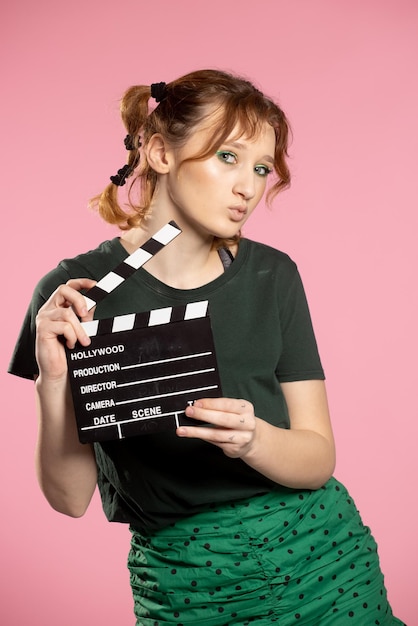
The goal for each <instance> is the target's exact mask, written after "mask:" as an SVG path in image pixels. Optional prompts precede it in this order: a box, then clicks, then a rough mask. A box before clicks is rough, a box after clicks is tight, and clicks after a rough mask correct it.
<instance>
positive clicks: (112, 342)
mask: <svg viewBox="0 0 418 626" xmlns="http://www.w3.org/2000/svg"><path fill="white" fill-rule="evenodd" d="M180 232H181V230H180V229H179V227H178V226H177V225H176V224H175V222H169V223H168V224H166V225H165V226H164V227H163V228H162V229H161V230H159V231H158V232H157V233H156V234H154V235H153V236H152V237H151V238H150V239H149V240H148V241H147V242H145V243H144V244H143V245H142V246H141V247H140V248H138V249H137V250H136V251H135V252H134V253H133V254H131V255H130V256H128V257H127V258H126V259H125V260H124V261H123V262H122V263H121V264H120V265H118V266H117V267H116V268H115V269H114V270H113V271H111V272H109V273H108V274H106V276H104V277H103V278H102V279H101V280H99V282H98V283H97V284H96V285H95V286H94V287H93V288H92V289H90V290H89V291H88V292H87V293H86V294H85V296H84V297H85V300H86V303H87V308H88V310H90V309H92V308H93V307H94V306H95V305H96V304H97V303H98V302H99V301H101V300H103V298H105V297H106V295H107V294H108V293H110V292H112V291H113V290H114V289H116V288H117V287H118V286H119V285H120V284H121V283H122V282H123V281H124V280H126V279H127V278H129V276H131V275H132V274H133V273H134V272H135V271H136V270H137V269H139V268H140V267H142V265H144V263H146V262H147V261H148V260H149V259H150V258H152V257H153V256H154V254H157V253H158V252H159V250H161V249H162V248H163V247H164V246H165V245H167V244H168V243H169V242H170V241H172V240H173V239H174V238H175V237H177V235H178V234H180ZM83 326H84V329H85V330H86V332H87V334H88V335H89V336H90V338H91V344H90V345H89V346H88V347H87V348H86V347H84V346H81V345H80V344H77V345H76V346H75V348H74V349H72V350H69V349H67V348H66V354H67V363H68V371H69V377H70V385H71V392H72V396H73V402H74V409H75V414H76V420H77V427H78V435H79V439H80V441H81V442H82V443H89V442H94V441H109V440H117V439H124V438H125V437H133V436H137V435H143V434H146V433H150V432H158V431H167V430H174V429H175V428H177V427H178V426H180V425H196V424H197V422H195V421H194V420H191V419H189V418H187V417H186V415H185V413H184V410H185V407H186V406H187V404H190V403H193V402H194V401H195V400H197V399H198V398H201V397H219V396H221V395H222V392H221V385H220V379H219V373H218V367H217V362H216V354H215V346H214V341H213V335H212V329H211V324H210V317H209V310H208V302H207V301H201V302H191V303H188V304H185V305H182V306H176V307H167V308H162V309H155V310H152V311H147V312H145V313H136V314H127V315H120V316H117V317H113V318H110V319H104V320H92V321H90V322H83Z"/></svg>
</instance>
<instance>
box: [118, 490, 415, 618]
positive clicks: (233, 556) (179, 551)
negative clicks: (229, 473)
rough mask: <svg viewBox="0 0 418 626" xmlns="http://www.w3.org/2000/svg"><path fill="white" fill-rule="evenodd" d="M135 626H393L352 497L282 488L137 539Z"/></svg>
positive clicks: (131, 562) (372, 547)
mask: <svg viewBox="0 0 418 626" xmlns="http://www.w3.org/2000/svg"><path fill="white" fill-rule="evenodd" d="M128 567H129V570H130V578H131V587H132V591H133V596H134V610H135V615H136V619H137V622H136V624H137V626H168V625H170V626H182V625H184V626H185V625H186V624H187V625H188V626H192V625H193V626H233V625H234V626H237V625H241V626H244V625H246V624H251V623H252V622H256V623H257V624H259V625H260V626H262V625H264V624H265V625H267V624H275V623H276V624H278V625H280V626H295V625H298V624H300V625H303V626H345V625H346V624H347V625H348V624H350V625H352V626H359V625H361V626H363V625H364V626H366V625H367V626H374V625H380V626H389V625H395V624H397V625H401V624H403V622H401V621H400V620H398V619H396V618H395V617H394V616H393V614H392V611H391V608H390V606H389V604H388V601H387V597H386V590H385V587H384V583H383V576H382V573H381V571H380V566H379V559H378V555H377V549H376V543H375V541H374V539H373V537H372V536H371V534H370V531H369V529H368V528H367V527H366V526H364V525H363V524H362V521H361V519H360V517H359V514H358V511H357V510H356V507H355V505H354V504H353V502H352V500H351V498H350V497H349V495H348V493H347V491H346V490H345V488H344V487H343V486H342V485H341V484H340V483H339V482H337V481H336V480H335V479H334V478H332V479H331V480H330V481H328V483H327V484H326V485H325V486H324V487H322V488H321V489H319V490H317V491H294V490H289V489H284V488H281V487H277V489H276V490H274V491H272V492H271V493H268V494H266V495H260V496H257V497H255V498H252V499H250V500H242V501H238V502H234V503H228V504H221V505H219V506H211V507H208V509H207V510H205V511H203V512H201V513H198V514H197V515H193V516H192V517H190V518H188V519H186V520H181V521H179V522H176V523H175V524H173V525H171V526H169V527H167V528H164V529H162V530H160V531H158V532H156V533H155V534H153V535H150V536H145V535H141V534H139V533H138V532H136V531H132V543H131V551H130V554H129V559H128Z"/></svg>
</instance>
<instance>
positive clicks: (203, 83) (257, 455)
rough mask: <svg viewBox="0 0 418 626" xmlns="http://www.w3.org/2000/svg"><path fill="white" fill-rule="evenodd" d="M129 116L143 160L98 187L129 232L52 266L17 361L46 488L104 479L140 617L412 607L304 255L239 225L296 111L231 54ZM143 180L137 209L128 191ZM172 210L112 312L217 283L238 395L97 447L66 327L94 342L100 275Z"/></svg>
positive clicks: (280, 182) (105, 304)
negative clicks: (388, 555) (338, 397)
mask: <svg viewBox="0 0 418 626" xmlns="http://www.w3.org/2000/svg"><path fill="white" fill-rule="evenodd" d="M150 97H152V98H154V99H155V100H156V102H157V105H156V106H155V108H154V110H152V111H150V110H149V100H150ZM121 113H122V119H123V121H124V124H125V126H126V129H127V132H128V135H127V137H126V139H125V145H126V147H127V149H128V152H129V156H128V162H127V165H126V166H125V167H123V168H121V169H120V170H119V171H118V173H117V174H116V175H115V176H113V177H111V181H112V182H111V184H110V185H109V186H108V187H107V188H106V189H105V191H104V192H103V194H102V195H101V196H100V197H99V198H98V199H96V202H97V204H98V208H99V211H100V213H101V215H102V217H103V218H104V219H105V220H107V221H108V222H110V223H112V224H116V225H118V226H119V227H120V228H121V229H122V235H121V237H120V238H115V239H113V240H111V241H106V242H104V243H103V244H101V245H100V246H99V247H98V248H97V249H96V250H93V251H90V252H87V253H86V254H81V255H80V256H78V257H76V258H75V259H67V260H64V261H62V262H61V263H60V264H59V266H58V267H57V268H56V269H54V270H53V271H52V272H50V273H49V274H48V275H47V276H46V277H45V278H43V279H42V280H41V281H40V283H39V285H38V287H37V289H36V291H35V294H34V296H33V299H32V303H31V306H30V308H29V311H28V314H27V318H26V320H25V322H24V325H23V329H22V331H21V336H20V338H19V342H18V344H17V348H16V351H15V354H14V357H13V360H12V364H11V369H10V371H11V372H12V373H14V374H17V375H21V376H24V377H28V378H33V377H35V379H36V396H37V405H38V414H39V439H38V444H37V469H38V476H39V482H40V485H41V488H42V490H43V492H44V494H45V496H46V498H47V499H48V501H49V502H50V504H51V506H52V507H54V508H55V509H56V510H58V511H60V512H62V513H65V514H67V515H70V516H75V517H77V516H80V515H83V514H84V512H85V511H86V509H87V507H88V505H89V502H90V499H91V497H92V494H93V492H94V490H95V488H96V485H98V487H99V490H100V493H101V497H102V501H103V507H104V510H105V513H106V515H107V517H108V519H109V520H110V521H118V522H123V523H127V524H129V525H130V529H131V532H132V543H131V551H130V554H129V560H128V566H129V569H130V573H131V584H132V590H133V595H134V602H135V615H136V619H137V624H138V625H144V626H151V625H156V624H158V625H160V626H162V625H168V624H170V625H174V624H176V625H178V626H179V625H181V624H189V625H192V624H193V625H196V624H202V625H205V626H222V625H227V624H228V625H238V624H240V625H244V624H249V623H250V622H253V621H256V622H258V623H259V624H272V623H279V624H281V625H282V626H285V625H291V624H292V625H293V624H296V623H298V624H303V625H305V626H308V625H311V626H319V625H321V626H327V625H330V626H331V625H332V626H335V625H344V624H367V625H372V624H380V625H382V626H383V625H385V626H388V625H391V624H401V622H400V621H399V620H398V619H396V618H395V617H393V615H392V611H391V609H390V606H389V604H388V601H387V597H386V591H385V588H384V583H383V576H382V573H381V571H380V568H379V561H378V556H377V552H376V544H375V542H374V540H373V538H372V536H371V535H370V532H369V529H368V528H367V527H365V526H363V524H362V522H361V519H360V517H359V514H358V512H357V510H356V508H355V505H354V504H353V502H352V500H351V499H350V497H349V495H348V494H347V492H346V490H345V488H344V487H343V486H342V485H341V484H340V483H338V482H337V481H336V480H335V479H334V478H332V473H333V469H334V462H335V451H334V441H333V435H332V430H331V425H330V419H329V414H328V406H327V398H326V391H325V386H324V374H323V370H322V367H321V362H320V359H319V356H318V351H317V346H316V342H315V338H314V334H313V330H312V325H311V320H310V316H309V311H308V307H307V303H306V300H305V296H304V291H303V287H302V284H301V281H300V277H299V274H298V271H297V268H296V266H295V264H294V263H293V262H292V261H291V260H290V259H289V257H288V256H286V255H285V254H283V253H282V252H279V251H277V250H274V249H272V248H269V247H267V246H264V245H262V244H259V243H255V242H252V241H249V240H247V239H244V238H241V236H240V233H241V228H242V226H243V225H244V224H245V222H246V220H247V219H248V217H249V216H250V215H251V213H252V212H253V211H254V209H255V208H256V206H257V204H258V202H259V201H260V199H261V198H262V196H263V194H264V192H265V191H266V187H267V184H268V183H269V184H268V187H269V189H268V196H269V197H270V198H271V197H273V196H274V195H275V194H276V193H277V192H279V191H281V190H282V189H284V188H285V187H286V186H287V185H288V184H289V180H290V176H289V171H288V167H287V164H286V156H287V140H288V123H287V120H286V117H285V115H284V113H283V112H282V111H281V109H280V108H279V107H278V106H277V105H276V104H275V103H273V102H272V101H271V100H270V99H268V98H266V97H265V96H264V95H263V94H262V93H261V92H260V91H258V90H257V89H256V88H255V87H254V86H253V85H252V84H251V83H249V82H247V81H246V80H242V79H240V78H238V77H235V76H232V75H229V74H226V73H223V72H219V71H212V70H205V71H197V72H193V73H191V74H188V75H186V76H183V77H182V78H179V79H178V80H175V81H173V82H171V83H169V84H167V85H166V84H165V83H158V84H154V85H152V86H151V88H150V87H148V86H136V87H132V88H130V89H128V91H127V92H126V93H125V95H124V97H123V100H122V104H121ZM127 179H130V182H132V185H131V186H130V198H131V201H132V202H131V210H130V212H129V213H126V212H125V211H124V210H123V209H122V208H121V207H120V206H119V200H118V198H119V195H118V188H119V187H120V186H122V185H123V184H125V182H126V180H127ZM270 181H271V183H270ZM170 220H174V221H175V222H176V223H177V224H178V225H179V226H180V228H181V230H182V233H181V235H180V236H179V237H177V238H176V239H175V240H174V241H172V242H171V243H170V244H169V245H167V246H166V247H165V248H164V249H163V250H161V251H160V252H159V253H158V254H157V255H155V256H154V257H152V259H151V260H150V261H149V262H148V263H147V264H146V266H144V267H143V268H141V269H139V270H138V271H137V272H136V273H135V274H134V275H133V276H132V277H131V278H129V279H128V280H126V281H125V282H124V283H123V284H122V285H120V287H118V289H116V290H115V291H113V292H112V293H110V294H109V295H108V296H107V297H106V298H105V299H104V300H103V301H102V302H100V303H99V305H98V306H97V308H96V310H95V317H97V318H108V317H112V316H115V315H120V314H124V313H137V312H142V311H148V310H151V309H156V308H162V307H167V306H175V305H178V304H185V303H189V302H196V301H200V300H208V301H209V305H210V313H211V323H212V328H213V335H214V341H215V346H216V353H217V361H218V365H219V371H220V378H221V383H222V390H223V397H219V398H205V397H202V398H201V399H200V400H198V401H196V402H195V403H194V405H193V406H188V407H187V408H186V414H187V415H188V416H189V417H191V418H194V419H195V420H196V424H197V425H196V426H183V427H179V428H178V429H177V431H173V432H166V433H155V434H147V435H144V436H137V437H132V438H127V439H124V440H118V441H110V442H109V441H107V442H102V443H95V444H94V445H93V446H91V445H83V444H80V443H79V440H78V435H77V429H76V422H75V415H74V408H73V403H72V398H71V393H70V391H69V384H68V377H67V362H66V356H65V351H64V346H63V341H62V337H64V340H65V342H66V344H67V346H68V347H69V348H70V349H71V348H74V346H75V344H76V342H77V341H78V342H80V344H81V345H82V346H85V347H87V346H88V345H89V343H90V339H89V337H88V336H87V335H86V333H85V331H84V329H83V327H82V325H81V324H80V320H82V321H85V320H87V319H90V317H91V315H90V314H88V312H87V309H86V304H85V300H84V297H83V295H82V292H83V290H86V289H89V288H90V287H92V286H93V285H94V284H95V282H96V281H97V280H99V279H100V278H102V277H103V276H104V275H105V274H107V273H108V272H109V271H110V270H112V269H113V268H114V267H115V266H116V265H118V263H121V262H122V261H123V259H125V258H126V257H127V256H128V255H129V254H130V253H132V252H133V251H134V250H135V249H136V248H138V246H140V245H141V244H143V243H144V242H145V241H146V240H148V239H149V237H150V236H152V234H153V233H155V232H156V231H158V230H159V229H160V228H161V227H162V226H163V225H165V224H166V223H167V222H168V221H170Z"/></svg>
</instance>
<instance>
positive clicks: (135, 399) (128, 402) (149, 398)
mask: <svg viewBox="0 0 418 626" xmlns="http://www.w3.org/2000/svg"><path fill="white" fill-rule="evenodd" d="M217 387H218V385H209V386H208V387H196V388H195V389H185V390H184V391H172V392H171V393H160V394H159V395H157V396H147V397H146V398H133V399H132V400H121V401H120V402H115V405H116V406H119V405H120V404H132V403H133V402H146V400H156V399H157V398H169V397H171V396H179V395H184V394H186V393H193V392H195V391H208V390H209V389H216V388H217Z"/></svg>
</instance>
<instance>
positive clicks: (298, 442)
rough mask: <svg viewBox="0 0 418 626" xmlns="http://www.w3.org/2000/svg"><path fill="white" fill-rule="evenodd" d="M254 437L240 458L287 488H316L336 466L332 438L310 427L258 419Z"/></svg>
mask: <svg viewBox="0 0 418 626" xmlns="http://www.w3.org/2000/svg"><path fill="white" fill-rule="evenodd" d="M255 432H256V437H255V441H254V443H253V446H252V447H251V449H250V450H249V451H248V452H247V453H246V454H244V455H243V456H242V457H241V458H242V460H243V461H245V463H247V464H248V465H249V466H250V467H252V468H254V469H255V470H257V471H258V472H260V473H261V474H263V475H264V476H266V477H267V478H270V479H271V480H273V481H274V482H277V483H279V484H281V485H284V486H286V487H291V488H296V489H318V488H319V487H321V486H322V485H323V484H324V483H325V482H326V481H327V480H328V479H329V478H330V477H331V475H332V473H333V471H334V467H335V450H334V444H333V441H332V440H330V439H328V438H326V437H325V436H323V435H322V434H319V433H317V432H313V431H309V430H295V429H293V430H292V429H290V430H286V429H283V428H277V427H276V426H272V425H271V424H269V423H267V422H265V421H264V420H261V419H257V423H256V429H255Z"/></svg>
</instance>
